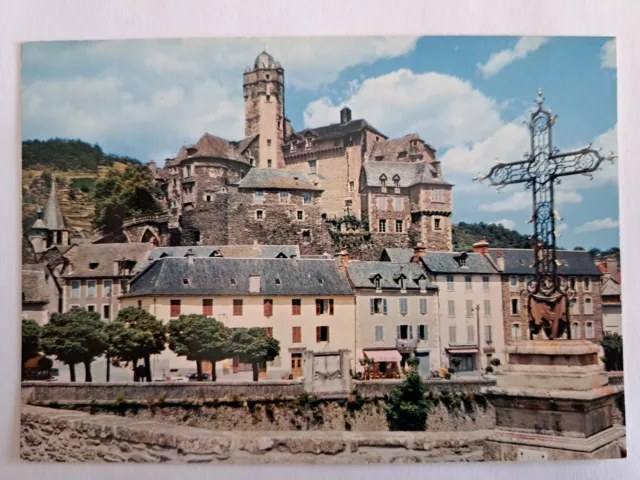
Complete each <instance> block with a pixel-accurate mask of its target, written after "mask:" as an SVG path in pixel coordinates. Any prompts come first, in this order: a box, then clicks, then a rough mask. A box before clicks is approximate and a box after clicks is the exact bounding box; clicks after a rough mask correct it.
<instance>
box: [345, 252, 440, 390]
mask: <svg viewBox="0 0 640 480" xmlns="http://www.w3.org/2000/svg"><path fill="white" fill-rule="evenodd" d="M341 255H344V256H346V254H345V253H342V254H341ZM347 272H348V274H349V280H350V281H351V285H352V286H353V289H354V292H355V302H356V325H355V332H356V333H355V335H356V352H357V355H358V358H359V359H366V360H368V361H370V362H371V363H372V364H374V365H375V370H374V371H375V374H376V375H379V376H380V377H381V378H385V377H386V378H394V376H399V373H400V367H401V366H404V364H405V361H406V360H407V359H408V358H409V357H414V356H415V357H417V358H418V360H419V362H420V363H419V371H420V373H421V375H423V376H424V377H429V375H430V372H431V371H432V370H438V369H439V368H440V355H439V344H440V341H439V331H438V315H437V311H438V305H437V302H438V300H437V293H438V292H437V291H438V289H437V287H436V286H434V285H431V284H430V283H429V282H428V279H427V275H426V273H425V271H424V270H423V268H422V266H421V265H420V264H417V263H411V262H403V263H391V262H361V261H351V262H348V267H347ZM356 370H357V371H360V372H361V371H363V370H364V367H363V366H362V365H357V367H356ZM394 374H397V375H394Z"/></svg>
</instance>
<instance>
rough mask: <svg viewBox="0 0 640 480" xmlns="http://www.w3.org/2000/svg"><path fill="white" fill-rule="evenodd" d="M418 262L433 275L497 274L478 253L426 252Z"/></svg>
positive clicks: (488, 262)
mask: <svg viewBox="0 0 640 480" xmlns="http://www.w3.org/2000/svg"><path fill="white" fill-rule="evenodd" d="M420 260H421V261H422V263H423V264H424V265H425V267H426V268H427V270H428V271H429V272H433V273H461V274H465V273H478V274H492V273H498V271H497V270H496V269H495V268H494V267H493V265H491V262H490V261H489V260H487V258H485V256H484V255H482V254H480V253H466V252H427V253H425V254H423V255H421V256H420Z"/></svg>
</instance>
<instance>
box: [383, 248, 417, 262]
mask: <svg viewBox="0 0 640 480" xmlns="http://www.w3.org/2000/svg"><path fill="white" fill-rule="evenodd" d="M413 254H414V251H413V248H385V249H384V250H383V251H382V255H381V256H380V261H381V262H394V263H409V262H411V259H412V258H413ZM387 259H388V260H387Z"/></svg>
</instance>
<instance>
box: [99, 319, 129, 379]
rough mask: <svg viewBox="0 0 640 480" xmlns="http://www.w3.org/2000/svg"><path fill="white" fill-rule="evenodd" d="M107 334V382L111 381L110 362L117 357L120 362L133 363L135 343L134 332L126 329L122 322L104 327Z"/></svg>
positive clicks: (114, 322)
mask: <svg viewBox="0 0 640 480" xmlns="http://www.w3.org/2000/svg"><path fill="white" fill-rule="evenodd" d="M105 332H106V334H107V343H108V346H107V351H106V354H107V372H106V373H107V382H109V381H110V380H111V360H112V359H113V358H114V357H118V358H119V359H120V360H124V361H129V362H132V363H133V361H134V359H133V356H134V352H135V348H136V345H137V342H136V331H135V330H134V329H132V328H127V327H126V325H125V324H124V323H122V322H116V321H113V322H111V323H109V324H107V325H106V326H105Z"/></svg>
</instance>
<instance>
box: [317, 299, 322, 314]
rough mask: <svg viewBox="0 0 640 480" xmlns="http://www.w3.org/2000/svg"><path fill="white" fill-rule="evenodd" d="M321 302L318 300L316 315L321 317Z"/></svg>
mask: <svg viewBox="0 0 640 480" xmlns="http://www.w3.org/2000/svg"><path fill="white" fill-rule="evenodd" d="M320 302H321V300H316V315H320Z"/></svg>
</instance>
